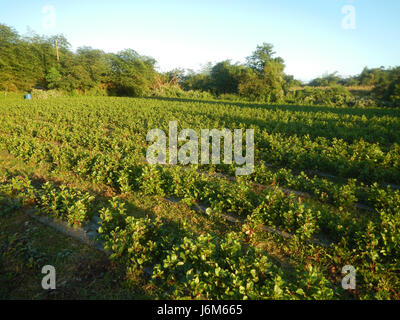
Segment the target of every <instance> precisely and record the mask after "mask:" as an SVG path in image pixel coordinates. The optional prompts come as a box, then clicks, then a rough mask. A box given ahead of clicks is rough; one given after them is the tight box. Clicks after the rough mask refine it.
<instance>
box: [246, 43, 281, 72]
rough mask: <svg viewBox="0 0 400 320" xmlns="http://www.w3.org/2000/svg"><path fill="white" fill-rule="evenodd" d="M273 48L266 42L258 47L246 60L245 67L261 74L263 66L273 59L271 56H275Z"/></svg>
mask: <svg viewBox="0 0 400 320" xmlns="http://www.w3.org/2000/svg"><path fill="white" fill-rule="evenodd" d="M273 48H274V46H273V45H272V44H270V43H266V42H264V43H263V44H262V45H258V46H257V48H256V50H255V51H254V52H253V54H252V55H251V56H249V57H247V58H246V60H247V65H248V66H249V67H250V68H251V69H253V70H256V71H257V72H259V73H263V72H264V67H265V65H266V64H267V63H268V62H269V61H270V60H272V59H273V55H274V54H275V52H274V50H273ZM280 59H281V58H280ZM282 62H283V60H282Z"/></svg>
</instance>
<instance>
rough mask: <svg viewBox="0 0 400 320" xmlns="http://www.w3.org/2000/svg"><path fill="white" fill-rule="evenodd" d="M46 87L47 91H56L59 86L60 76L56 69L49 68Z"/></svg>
mask: <svg viewBox="0 0 400 320" xmlns="http://www.w3.org/2000/svg"><path fill="white" fill-rule="evenodd" d="M46 81H47V87H48V88H49V89H58V88H60V84H61V74H60V72H58V70H57V69H56V68H51V69H50V70H49V72H48V73H47V75H46Z"/></svg>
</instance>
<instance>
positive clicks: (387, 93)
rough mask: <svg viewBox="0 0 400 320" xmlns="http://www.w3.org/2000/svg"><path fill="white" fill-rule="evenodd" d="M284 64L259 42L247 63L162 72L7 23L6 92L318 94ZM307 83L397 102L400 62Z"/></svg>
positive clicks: (149, 62) (1, 43)
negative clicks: (367, 90)
mask: <svg viewBox="0 0 400 320" xmlns="http://www.w3.org/2000/svg"><path fill="white" fill-rule="evenodd" d="M56 43H57V48H58V50H56V45H55V44H56ZM57 51H58V52H57ZM284 69H285V63H284V60H283V59H282V58H281V57H278V56H276V53H275V52H274V48H273V45H271V44H269V43H263V44H262V45H259V46H257V48H256V50H255V51H254V52H253V53H252V54H251V55H250V56H249V57H247V58H246V62H245V63H243V64H240V63H232V62H231V61H230V60H225V61H221V62H218V63H215V64H211V63H209V64H208V65H207V66H206V67H205V68H203V70H201V71H199V72H194V71H192V70H183V69H175V70H172V71H170V72H164V73H161V72H158V71H157V70H156V60H155V59H153V58H152V57H148V56H143V55H140V54H139V53H137V52H136V51H134V50H132V49H126V50H123V51H120V52H118V53H106V52H104V51H102V50H98V49H93V48H91V47H80V48H79V49H77V50H76V52H73V51H72V50H71V45H70V44H69V42H68V40H67V39H66V38H65V37H64V36H63V35H55V36H42V35H38V34H36V33H33V32H31V34H29V35H25V36H21V35H19V34H18V32H17V31H15V29H13V28H12V27H9V26H7V25H4V24H0V90H1V91H6V92H13V91H16V92H19V91H30V90H31V89H32V88H38V89H56V90H61V91H66V92H78V93H86V94H107V95H117V96H148V95H157V94H159V95H163V94H165V95H170V96H171V95H172V96H174V95H176V96H180V95H184V93H183V92H204V93H207V94H210V95H212V96H214V97H223V98H232V97H240V98H246V99H248V100H255V101H263V102H267V103H268V102H271V103H273V102H285V101H292V100H293V99H294V100H296V99H297V98H296V97H297V96H304V95H307V94H310V92H311V94H312V95H313V96H314V95H315V94H316V93H315V92H316V91H312V90H308V91H306V92H302V93H300V94H294V93H293V91H294V90H303V89H304V86H305V85H304V84H302V83H301V82H300V81H298V80H296V79H294V77H293V76H291V75H287V74H285V72H284ZM308 86H311V87H316V88H322V87H324V88H326V87H338V86H341V87H352V86H370V87H372V88H373V90H372V91H371V94H372V95H373V97H374V98H376V99H381V100H385V101H391V102H394V103H398V102H399V101H400V68H399V67H397V68H389V69H385V68H383V67H381V68H375V69H368V68H365V69H364V70H363V71H362V72H361V74H360V75H357V76H352V77H348V78H341V77H340V76H338V75H337V73H332V74H328V75H325V76H323V77H319V78H316V79H314V80H312V81H310V82H309V83H308ZM335 90H336V89H335ZM335 90H334V92H335V94H338V92H339V94H344V93H343V92H344V91H343V90H345V89H340V90H336V91H335ZM307 92H308V93H307ZM319 94H324V93H321V92H319ZM346 95H347V93H346ZM297 100H298V99H297ZM309 100H310V101H311V100H314V101H315V100H316V99H309ZM317 100H318V99H317Z"/></svg>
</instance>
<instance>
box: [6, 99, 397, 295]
mask: <svg viewBox="0 0 400 320" xmlns="http://www.w3.org/2000/svg"><path fill="white" fill-rule="evenodd" d="M0 114H1V117H0V150H1V154H0V161H1V162H0V170H1V171H0V222H1V223H0V229H1V235H0V241H1V243H0V247H1V248H2V255H1V260H0V263H1V265H0V268H2V270H0V271H4V272H3V274H6V272H5V270H11V269H12V266H11V265H12V264H13V263H14V262H13V261H14V260H13V259H19V260H18V261H19V262H18V263H19V264H20V265H21V269H23V268H25V269H26V270H25V269H24V270H20V273H21V275H23V274H24V273H26V272H32V273H34V272H36V271H35V270H38V272H37V273H38V276H39V277H40V276H41V275H40V268H41V267H42V266H41V265H40V263H35V261H36V260H37V257H38V256H39V257H41V259H42V260H43V264H44V262H46V264H53V265H56V267H57V266H58V265H60V266H62V265H63V264H68V263H69V262H68V257H64V258H60V257H58V256H57V257H56V253H58V252H59V251H60V250H62V246H61V247H60V246H59V245H58V246H57V247H56V248H55V249H54V250H55V251H56V252H53V251H46V247H51V246H53V245H54V244H53V243H51V241H50V240H49V239H50V238H49V239H46V237H45V236H43V237H42V238H41V241H40V242H41V244H40V248H41V249H40V250H44V252H47V253H44V256H41V255H40V252H39V253H38V252H37V250H36V251H35V250H33V249H32V248H31V247H29V246H26V241H29V240H26V239H25V238H24V239H22V238H21V234H22V233H23V232H25V231H24V230H20V229H19V231H18V232H19V233H18V232H15V233H13V232H11V231H10V230H12V227H11V225H12V223H11V222H10V221H11V220H12V219H13V217H15V216H16V215H18V216H20V215H25V213H28V212H29V213H34V214H37V215H42V216H47V217H51V218H52V219H56V220H57V219H59V220H63V221H65V222H66V223H68V224H70V225H72V226H75V227H76V228H81V227H84V226H85V225H86V224H87V223H88V222H90V221H96V217H98V218H100V220H98V221H99V224H100V228H99V230H98V232H99V237H98V239H99V240H101V241H102V243H103V245H104V248H105V250H106V252H107V254H106V255H107V259H105V261H103V262H101V263H104V264H107V268H106V269H105V270H103V269H102V271H101V276H100V275H99V274H100V272H98V273H97V272H96V271H94V272H93V276H92V277H91V278H90V283H94V284H93V286H94V287H95V288H96V290H97V292H100V293H98V296H99V297H100V298H104V297H106V294H105V293H104V295H102V294H101V292H102V291H101V290H100V291H99V286H103V289H104V288H105V287H107V286H109V285H111V284H112V285H113V286H117V287H118V286H120V287H118V288H122V289H115V291H113V294H114V296H113V297H117V298H120V297H121V296H123V297H125V296H128V297H131V295H132V296H133V297H148V298H167V299H181V298H206V299H367V298H368V299H400V276H399V269H400V232H399V229H400V192H399V191H398V190H397V188H400V187H397V186H398V185H400V117H399V110H398V109H390V108H350V107H324V106H280V105H269V106H267V105H265V104H252V103H236V102H235V103H233V102H221V101H201V100H178V99H166V98H164V99H163V98H111V97H107V98H105V97H87V98H50V99H47V100H33V101H21V100H16V99H4V100H2V101H1V104H0ZM170 121H177V123H178V131H180V130H182V129H186V128H191V129H194V130H195V131H196V132H198V133H199V136H200V130H201V129H213V128H215V129H223V128H227V129H229V130H231V131H233V130H234V129H243V130H246V129H254V139H255V162H254V172H253V173H252V174H250V175H247V176H240V177H235V169H236V165H235V164H232V165H226V164H220V165H214V164H210V165H189V166H182V165H150V164H149V163H148V162H147V161H146V150H147V148H148V146H149V144H151V143H149V142H147V141H146V135H147V133H148V132H149V131H150V130H151V129H154V128H159V129H162V130H164V131H165V132H168V129H169V127H168V125H169V122H170ZM167 137H168V136H167ZM181 144H183V143H181ZM27 219H28V218H27ZM17 221H18V223H20V222H21V219H19V220H17ZM22 221H25V220H22ZM26 221H28V220H26ZM29 221H30V220H29ZM30 223H32V222H30ZM13 228H15V225H14V227H13ZM38 228H39V227H38ZM49 232H50V231H49ZM18 234H19V235H18ZM13 237H14V238H13ZM94 237H96V235H95V236H94ZM46 240H47V243H46ZM71 241H72V240H71ZM64 245H65V246H67V244H64ZM21 246H22V248H24V249H21ZM27 247H28V249H29V248H30V249H29V250H27V249H26V248H27ZM97 247H98V246H97ZM40 250H39V251H40ZM71 250H72V251H73V252H75V251H76V250H78V249H71ZM74 250H75V251H74ZM79 250H83V249H79ZM91 250H92V251H96V249H94V248H92V249H91ZM91 250H89V252H91ZM27 252H28V256H27ZM85 254H87V253H85ZM71 256H72V257H73V256H74V254H72V255H71ZM11 257H12V258H11ZM24 259H25V260H24ZM29 259H31V260H29ZM35 259H36V260H35ZM93 259H94V260H95V262H94V260H92V261H91V260H90V259H89V258H88V259H86V260H87V261H86V262H85V264H87V265H91V263H93V264H94V263H96V265H98V264H99V261H98V258H93ZM29 261H31V263H30V262H29ZM101 263H100V264H101ZM345 266H352V267H353V268H354V269H352V268H351V267H350V269H349V270H354V271H355V284H356V287H355V289H350V290H345V289H343V287H342V280H343V278H345V276H346V274H342V268H343V267H345ZM10 268H11V269H10ZM64 269H65V270H64V273H65V274H64V275H60V277H65V278H68V275H67V274H68V272H69V273H71V272H72V271H71V270H69V271H68V268H64ZM29 270H30V271H29ZM14 271H15V270H14ZM74 272H75V271H74ZM10 274H11V271H10ZM347 276H351V274H349V275H347ZM104 279H107V280H104ZM346 279H347V278H345V279H344V280H345V281H344V283H348V281H347V282H346ZM1 281H2V282H3V283H5V282H6V281H11V279H8V278H7V277H6V276H2V278H1ZM27 281H28V280H27ZM23 283H24V282H23ZM23 283H22V284H21V286H22V285H23ZM68 285H70V286H72V284H68V283H67V284H66V288H65V289H64V290H65V292H67V291H68V290H70V291H71V290H72V287H68ZM74 285H75V286H78V284H76V283H75V284H74ZM96 286H97V287H96ZM2 290H5V289H4V288H3V289H2ZM35 290H36V289H35V288H32V289H31V291H29V290H28V291H26V290H25V291H24V292H25V294H26V292H28V293H29V294H31V293H33V292H35ZM40 290H41V288H38V289H37V291H38V292H40ZM10 294H11V296H12V293H10V292H4V295H5V296H9V295H10ZM13 294H14V295H15V296H17V297H19V296H18V293H17V292H14V293H13ZM74 294H77V293H76V292H74ZM78 294H80V295H81V296H84V297H87V295H89V294H88V293H85V294H86V295H85V294H84V293H82V292H79V293H78ZM66 296H67V297H68V295H67V294H66ZM107 298H109V296H107Z"/></svg>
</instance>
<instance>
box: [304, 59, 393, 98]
mask: <svg viewBox="0 0 400 320" xmlns="http://www.w3.org/2000/svg"><path fill="white" fill-rule="evenodd" d="M309 85H310V86H313V87H331V86H335V85H343V86H347V87H350V86H361V87H363V86H364V87H372V95H373V96H374V97H375V98H376V99H379V100H383V101H388V102H393V103H396V104H398V103H400V67H395V68H388V69H386V68H384V67H380V68H372V69H368V68H367V67H365V68H364V69H363V71H362V72H361V73H360V74H359V75H357V76H352V77H348V78H341V77H339V76H338V75H337V72H334V73H332V74H327V75H325V76H323V77H320V78H316V79H314V80H312V81H310V83H309Z"/></svg>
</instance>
